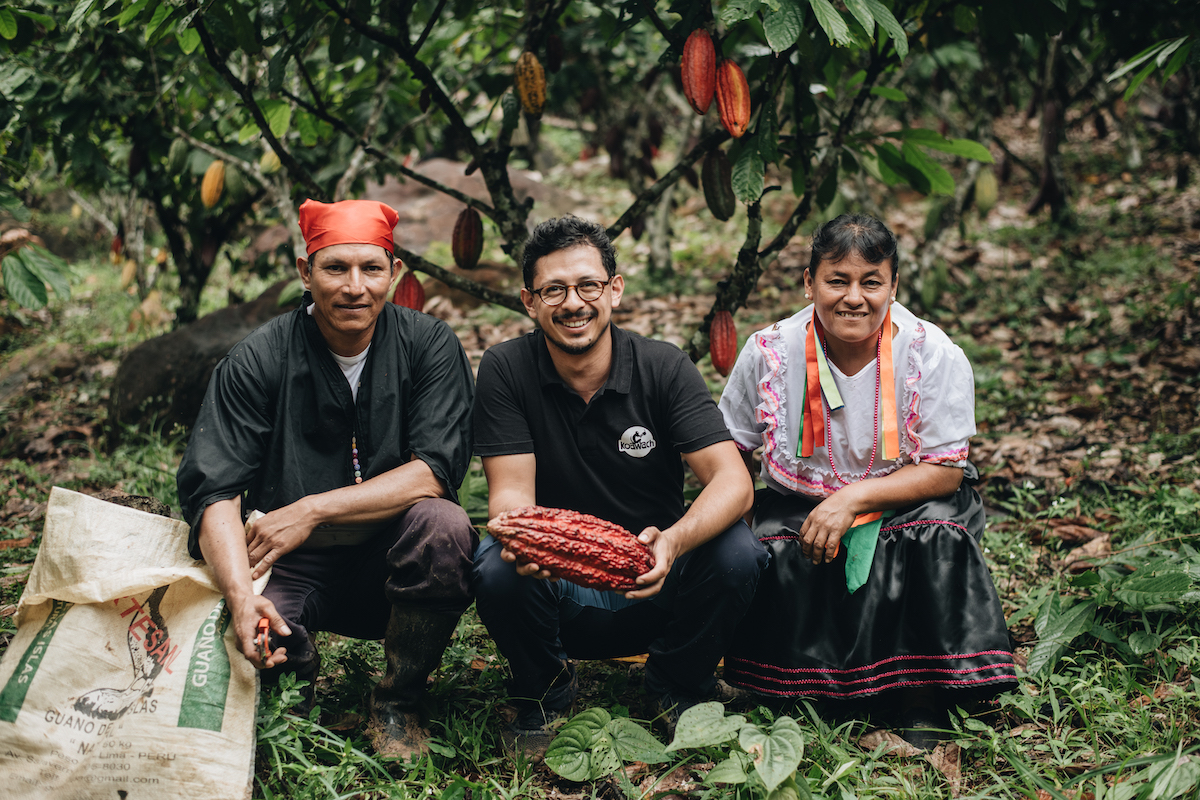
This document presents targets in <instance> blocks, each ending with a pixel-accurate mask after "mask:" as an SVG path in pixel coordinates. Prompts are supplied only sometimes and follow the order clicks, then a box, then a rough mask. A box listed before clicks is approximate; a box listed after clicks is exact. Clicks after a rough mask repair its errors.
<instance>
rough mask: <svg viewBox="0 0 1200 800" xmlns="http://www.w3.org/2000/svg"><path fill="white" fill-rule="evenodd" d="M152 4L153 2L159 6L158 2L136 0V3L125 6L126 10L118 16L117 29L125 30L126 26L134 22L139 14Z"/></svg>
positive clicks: (156, 0)
mask: <svg viewBox="0 0 1200 800" xmlns="http://www.w3.org/2000/svg"><path fill="white" fill-rule="evenodd" d="M151 2H153V3H154V4H155V5H158V0H134V2H132V3H130V4H129V5H127V6H125V10H124V11H122V12H121V13H120V14H119V15H118V16H117V27H118V28H124V27H125V26H126V25H128V24H129V23H130V22H132V21H133V19H134V18H135V17H136V16H137V15H138V14H140V13H142V10H143V9H145V8H146V6H147V5H148V4H150V3H151Z"/></svg>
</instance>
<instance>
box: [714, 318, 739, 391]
mask: <svg viewBox="0 0 1200 800" xmlns="http://www.w3.org/2000/svg"><path fill="white" fill-rule="evenodd" d="M708 354H709V355H710V356H711V357H712V365H713V368H714V369H716V371H717V372H719V373H721V375H722V376H725V377H728V376H729V370H731V369H733V362H734V361H735V360H737V328H736V327H735V326H734V324H733V314H730V313H729V312H728V311H726V310H724V309H722V310H720V311H718V312H717V313H716V314H714V315H713V320H712V325H711V326H710V327H709V329H708Z"/></svg>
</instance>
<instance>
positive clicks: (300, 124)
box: [296, 111, 320, 147]
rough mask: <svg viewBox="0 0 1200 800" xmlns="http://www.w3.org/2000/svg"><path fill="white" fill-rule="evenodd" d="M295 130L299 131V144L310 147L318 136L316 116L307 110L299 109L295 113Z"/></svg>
mask: <svg viewBox="0 0 1200 800" xmlns="http://www.w3.org/2000/svg"><path fill="white" fill-rule="evenodd" d="M296 130H297V131H298V132H299V133H300V144H302V145H304V146H305V147H312V146H313V145H315V144H316V143H317V140H318V139H319V138H320V131H319V130H318V128H317V118H316V117H314V116H313V115H312V114H309V113H308V112H307V111H301V112H300V113H298V114H297V115H296Z"/></svg>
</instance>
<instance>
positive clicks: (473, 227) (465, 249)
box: [450, 206, 483, 269]
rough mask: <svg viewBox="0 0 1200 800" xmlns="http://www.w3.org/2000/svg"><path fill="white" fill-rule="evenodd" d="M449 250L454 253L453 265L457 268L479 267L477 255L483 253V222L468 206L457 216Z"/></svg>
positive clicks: (476, 212)
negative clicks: (456, 265)
mask: <svg viewBox="0 0 1200 800" xmlns="http://www.w3.org/2000/svg"><path fill="white" fill-rule="evenodd" d="M450 249H451V250H452V251H453V252H454V263H455V264H458V266H459V268H461V269H475V267H477V266H479V254H480V253H482V252H483V220H481V219H480V218H479V212H478V211H476V210H475V209H473V208H471V207H470V206H467V207H466V208H464V209H463V210H462V211H460V212H459V214H458V220H457V221H456V222H455V223H454V236H453V238H452V239H451V242H450Z"/></svg>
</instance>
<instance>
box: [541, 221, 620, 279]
mask: <svg viewBox="0 0 1200 800" xmlns="http://www.w3.org/2000/svg"><path fill="white" fill-rule="evenodd" d="M584 244H585V245H591V246H592V247H594V248H596V249H597V250H599V251H600V262H601V263H602V264H604V271H605V272H607V273H608V277H609V278H611V277H612V276H613V275H616V274H617V251H616V248H614V247H613V245H612V242H611V241H609V239H608V233H607V232H605V230H604V228H602V227H600V226H599V225H597V224H596V223H595V222H590V221H588V220H586V219H580V218H579V217H559V218H558V219H548V220H546V221H545V222H542V223H540V224H539V225H538V226H537V227H536V228H534V229H533V233H531V234H529V239H528V241H526V242H525V254H524V255H523V256H522V258H521V274H522V277H523V278H524V279H525V288H526V289H532V288H533V269H534V267H535V266H536V265H537V262H538V259H539V258H541V257H542V256H548V255H550V254H551V253H557V252H558V251H559V250H567V249H568V248H571V247H578V246H579V245H584Z"/></svg>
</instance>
